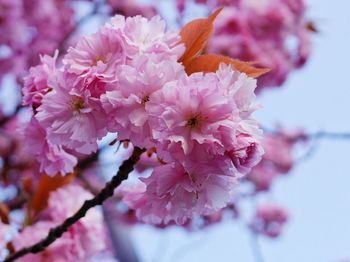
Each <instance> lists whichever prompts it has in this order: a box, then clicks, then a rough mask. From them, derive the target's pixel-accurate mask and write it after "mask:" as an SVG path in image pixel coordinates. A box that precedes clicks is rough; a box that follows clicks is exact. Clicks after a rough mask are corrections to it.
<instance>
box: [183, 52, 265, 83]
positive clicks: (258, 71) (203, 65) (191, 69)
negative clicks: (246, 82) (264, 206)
mask: <svg viewBox="0 0 350 262" xmlns="http://www.w3.org/2000/svg"><path fill="white" fill-rule="evenodd" d="M221 63H225V64H228V65H232V66H233V67H234V68H235V69H236V70H238V71H240V72H243V73H246V74H247V75H248V76H250V77H254V78H257V77H259V76H261V75H263V74H266V73H267V72H269V71H270V70H269V69H267V68H257V67H254V66H253V64H255V62H243V61H240V60H237V59H232V58H229V57H227V56H222V55H202V56H198V57H195V58H193V59H192V60H191V61H190V62H189V63H188V64H187V66H186V68H185V70H186V73H187V74H188V75H190V74H193V73H195V72H215V71H216V70H217V69H218V68H219V65H220V64H221Z"/></svg>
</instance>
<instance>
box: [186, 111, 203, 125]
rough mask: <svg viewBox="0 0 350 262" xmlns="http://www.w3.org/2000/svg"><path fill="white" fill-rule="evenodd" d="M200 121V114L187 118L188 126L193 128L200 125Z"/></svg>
mask: <svg viewBox="0 0 350 262" xmlns="http://www.w3.org/2000/svg"><path fill="white" fill-rule="evenodd" d="M199 122H200V115H199V114H198V115H195V116H192V117H190V118H189V119H188V120H187V126H189V127H191V128H193V127H198V126H199Z"/></svg>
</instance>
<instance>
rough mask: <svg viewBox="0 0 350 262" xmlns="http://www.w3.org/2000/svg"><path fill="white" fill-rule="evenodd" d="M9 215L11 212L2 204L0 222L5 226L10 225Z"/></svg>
mask: <svg viewBox="0 0 350 262" xmlns="http://www.w3.org/2000/svg"><path fill="white" fill-rule="evenodd" d="M9 214H10V210H9V209H8V207H7V206H6V205H5V204H4V203H1V202H0V222H1V221H2V222H3V223H5V224H9V223H10V220H9Z"/></svg>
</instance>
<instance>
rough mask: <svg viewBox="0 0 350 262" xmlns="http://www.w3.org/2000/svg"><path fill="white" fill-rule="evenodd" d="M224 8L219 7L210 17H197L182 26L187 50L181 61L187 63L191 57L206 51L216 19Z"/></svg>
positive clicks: (183, 39)
mask: <svg viewBox="0 0 350 262" xmlns="http://www.w3.org/2000/svg"><path fill="white" fill-rule="evenodd" d="M222 9H223V8H219V9H217V10H216V11H215V12H214V13H213V14H212V15H210V16H209V17H208V18H201V19H195V20H193V21H191V22H189V23H188V24H186V25H185V26H184V27H183V28H182V30H181V32H180V36H181V40H182V42H183V43H184V44H185V47H186V51H185V53H184V54H183V55H182V57H181V58H180V59H179V62H182V63H183V64H184V65H186V64H187V63H188V62H189V61H190V60H191V59H193V58H194V57H196V56H198V55H200V54H202V53H203V52H204V50H205V48H206V46H207V43H208V41H209V38H210V37H211V35H212V33H213V30H214V25H213V23H214V20H215V18H216V17H217V16H218V15H219V14H220V12H221V10H222Z"/></svg>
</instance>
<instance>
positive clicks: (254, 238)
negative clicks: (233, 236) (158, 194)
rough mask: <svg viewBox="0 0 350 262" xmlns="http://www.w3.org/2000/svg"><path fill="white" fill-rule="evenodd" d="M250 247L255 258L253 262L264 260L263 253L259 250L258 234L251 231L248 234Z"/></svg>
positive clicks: (263, 261)
mask: <svg viewBox="0 0 350 262" xmlns="http://www.w3.org/2000/svg"><path fill="white" fill-rule="evenodd" d="M250 235H251V236H250V247H251V249H252V253H253V256H254V259H255V262H265V259H264V256H263V253H262V251H261V247H260V243H259V239H258V235H257V234H256V233H255V232H254V231H252V232H251V234H250Z"/></svg>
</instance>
